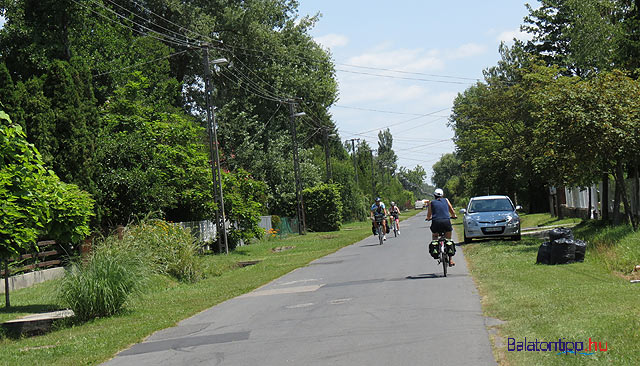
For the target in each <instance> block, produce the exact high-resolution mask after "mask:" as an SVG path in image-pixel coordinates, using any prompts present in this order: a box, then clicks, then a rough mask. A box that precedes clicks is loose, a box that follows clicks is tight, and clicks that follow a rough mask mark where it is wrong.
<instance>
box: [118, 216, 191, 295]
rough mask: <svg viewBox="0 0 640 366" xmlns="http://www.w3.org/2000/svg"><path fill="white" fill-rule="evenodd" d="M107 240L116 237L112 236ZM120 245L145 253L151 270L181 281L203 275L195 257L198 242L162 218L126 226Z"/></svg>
mask: <svg viewBox="0 0 640 366" xmlns="http://www.w3.org/2000/svg"><path fill="white" fill-rule="evenodd" d="M108 240H109V241H115V240H118V239H117V238H116V237H115V236H112V237H110V238H109V239H108ZM122 242H123V243H122V244H121V245H122V246H124V247H129V248H131V250H132V251H135V252H136V253H139V254H141V255H144V256H145V258H148V259H149V262H150V265H151V267H152V268H151V269H152V270H153V271H154V272H156V273H160V274H166V275H169V276H172V277H175V278H176V279H178V280H180V281H184V282H196V281H198V280H200V279H201V278H202V276H203V275H202V274H203V271H202V267H201V262H200V260H199V258H198V250H199V244H198V242H197V240H196V239H195V238H194V237H193V236H192V235H191V233H190V232H189V230H187V229H184V228H182V227H181V226H179V225H175V224H171V223H167V222H165V221H163V220H157V219H145V220H143V221H142V222H141V223H139V224H137V225H130V226H127V227H126V228H125V230H124V234H123V238H122Z"/></svg>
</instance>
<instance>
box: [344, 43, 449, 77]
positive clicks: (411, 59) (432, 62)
mask: <svg viewBox="0 0 640 366" xmlns="http://www.w3.org/2000/svg"><path fill="white" fill-rule="evenodd" d="M438 54H439V52H438V51H435V50H431V51H425V50H423V49H420V48H417V49H404V48H400V49H394V50H389V49H387V47H385V48H384V49H383V48H381V47H380V46H378V47H376V49H375V50H374V51H371V52H368V53H363V54H361V55H359V56H355V57H352V58H350V59H349V60H348V61H347V63H348V64H352V65H358V66H367V67H379V68H391V69H395V70H404V71H428V70H440V69H442V68H443V67H444V60H443V59H442V58H440V57H439V55H438Z"/></svg>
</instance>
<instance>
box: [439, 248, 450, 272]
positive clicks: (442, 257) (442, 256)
mask: <svg viewBox="0 0 640 366" xmlns="http://www.w3.org/2000/svg"><path fill="white" fill-rule="evenodd" d="M440 261H441V262H442V272H443V273H444V277H447V268H448V267H449V256H448V255H447V253H446V251H442V252H441V253H440Z"/></svg>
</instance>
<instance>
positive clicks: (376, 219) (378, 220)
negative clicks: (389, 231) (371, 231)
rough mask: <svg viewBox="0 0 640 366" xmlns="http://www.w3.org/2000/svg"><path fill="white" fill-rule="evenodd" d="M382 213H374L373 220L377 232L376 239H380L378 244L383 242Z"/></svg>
mask: <svg viewBox="0 0 640 366" xmlns="http://www.w3.org/2000/svg"><path fill="white" fill-rule="evenodd" d="M384 219H385V217H384V215H375V216H374V222H375V225H376V231H377V232H378V239H379V240H380V245H382V243H383V242H384V234H385V233H384V225H383V224H382V222H383V221H384Z"/></svg>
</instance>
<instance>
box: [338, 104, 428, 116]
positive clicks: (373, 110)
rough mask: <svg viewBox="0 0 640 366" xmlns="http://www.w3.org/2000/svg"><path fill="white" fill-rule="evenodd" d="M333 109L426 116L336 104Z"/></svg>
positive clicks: (416, 114) (417, 114)
mask: <svg viewBox="0 0 640 366" xmlns="http://www.w3.org/2000/svg"><path fill="white" fill-rule="evenodd" d="M332 107H335V108H344V109H355V110H358V111H366V112H376V113H387V114H400V115H408V116H424V114H422V113H408V112H396V111H385V110H381V109H371V108H361V107H352V106H347V105H340V104H334V105H332Z"/></svg>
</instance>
